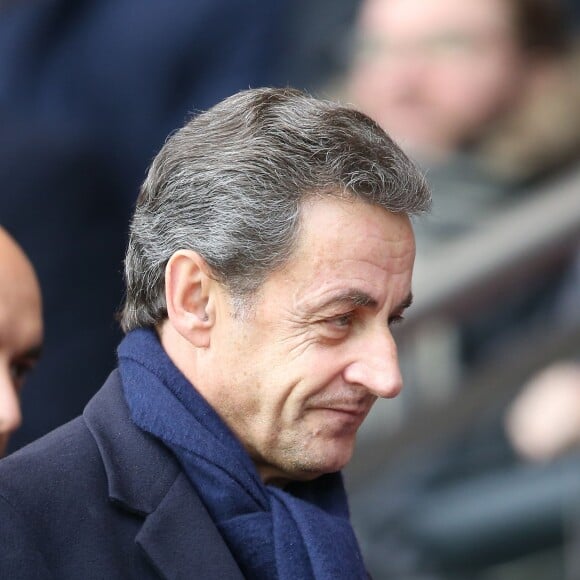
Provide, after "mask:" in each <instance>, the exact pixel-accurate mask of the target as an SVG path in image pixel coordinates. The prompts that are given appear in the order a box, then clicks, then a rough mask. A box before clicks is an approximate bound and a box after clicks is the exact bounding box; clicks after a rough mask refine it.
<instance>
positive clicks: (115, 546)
mask: <svg viewBox="0 0 580 580" xmlns="http://www.w3.org/2000/svg"><path fill="white" fill-rule="evenodd" d="M0 578H7V579H8V578H9V579H11V580H33V579H48V578H54V579H58V580H66V579H70V580H73V579H74V580H78V579H81V578H82V579H83V580H92V579H94V580H97V579H98V580H103V579H105V578H106V579H107V580H117V579H118V580H130V579H133V578H134V579H135V580H147V579H153V578H155V579H159V578H166V579H179V578H183V579H192V578H200V579H204V578H208V579H217V578H219V579H230V578H231V579H241V578H243V576H242V573H241V572H240V569H239V568H238V566H237V564H236V563H235V561H234V558H233V556H232V555H231V552H230V551H229V549H228V548H227V546H226V545H225V543H224V541H223V539H222V537H221V535H220V534H219V532H218V530H217V528H216V527H215V525H214V523H213V522H212V520H211V518H210V516H209V515H208V513H207V511H206V509H205V507H204V506H203V504H202V503H201V500H200V498H199V496H198V495H197V493H196V491H195V490H194V488H193V487H192V486H191V484H190V482H189V480H188V479H187V477H186V475H185V474H184V473H183V471H182V470H181V468H180V465H179V464H178V462H177V461H176V459H175V458H174V456H173V455H172V454H171V452H170V451H169V450H168V449H167V448H166V447H165V446H163V444H161V443H160V442H159V441H158V440H157V439H155V438H153V437H151V436H150V435H149V434H147V433H145V432H143V431H141V430H140V429H139V428H137V427H136V426H135V425H134V424H133V423H132V422H131V420H130V417H129V409H128V407H127V404H126V402H125V399H124V397H123V393H122V390H121V381H120V377H119V374H118V372H117V371H115V372H113V373H112V374H111V376H110V377H109V379H108V380H107V382H106V383H105V385H104V386H103V387H102V388H101V390H100V391H99V392H98V393H97V394H96V395H95V397H94V398H93V399H92V400H91V401H90V402H89V404H88V405H87V407H86V409H85V411H84V413H83V415H82V416H81V417H78V418H77V419H75V420H73V421H71V422H70V423H67V424H66V425H64V426H62V427H60V428H59V429H57V430H56V431H53V432H52V433H50V434H48V435H47V436H45V437H43V438H42V439H40V440H38V441H36V442H35V443H33V444H31V445H29V446H27V447H25V448H24V449H22V450H20V451H18V452H16V453H14V454H13V455H11V456H9V457H7V458H5V459H3V460H2V461H0Z"/></svg>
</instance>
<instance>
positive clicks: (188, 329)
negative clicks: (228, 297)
mask: <svg viewBox="0 0 580 580" xmlns="http://www.w3.org/2000/svg"><path fill="white" fill-rule="evenodd" d="M210 274H211V270H210V268H209V266H208V265H207V263H206V262H205V260H204V259H203V258H202V257H201V256H200V255H199V254H198V253H197V252H194V251H191V250H179V251H178V252H175V254H173V256H171V258H170V259H169V261H168V262H167V266H166V268H165V299H166V302H167V315H168V319H169V322H170V324H171V325H172V326H173V327H174V328H175V330H177V332H178V333H179V334H180V335H181V336H183V338H185V339H186V340H187V341H188V342H190V343H191V344H192V345H194V346H196V347H200V348H205V347H207V346H209V343H210V332H211V328H212V326H213V323H214V313H213V308H212V306H211V296H210V294H211V288H212V286H213V284H214V280H213V278H212V277H211V275H210Z"/></svg>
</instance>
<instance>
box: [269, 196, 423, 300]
mask: <svg viewBox="0 0 580 580" xmlns="http://www.w3.org/2000/svg"><path fill="white" fill-rule="evenodd" d="M414 256H415V241H414V236H413V231H412V228H411V224H410V221H409V218H408V217H407V216H405V215H401V214H393V213H390V212H387V211H385V210H384V209H382V208H379V207H376V206H373V205H370V204H367V203H364V202H362V201H359V200H352V199H346V200H343V199H338V198H334V197H326V198H314V199H311V200H309V201H308V202H306V203H305V204H304V206H303V208H302V219H301V226H300V232H299V237H298V243H297V247H296V249H295V251H294V253H293V255H292V257H291V259H290V260H289V262H288V263H287V264H286V266H285V267H284V268H283V269H282V270H281V271H280V272H277V273H276V274H275V275H274V276H273V278H274V279H275V280H277V281H279V282H281V283H282V284H284V285H285V286H287V287H289V288H293V289H294V290H295V297H297V296H298V295H300V294H301V293H303V291H311V290H316V291H317V292H321V291H324V290H325V288H327V289H328V290H329V291H331V290H332V289H333V286H340V285H350V286H352V287H357V288H359V289H361V290H363V291H372V290H375V291H378V292H382V291H383V290H385V291H386V289H387V288H389V287H390V286H391V285H392V282H393V280H394V279H397V280H400V285H401V292H402V293H404V294H405V295H406V293H408V291H409V289H410V288H409V286H410V281H411V280H410V278H411V271H412V267H413V261H414ZM375 293H376V292H375ZM402 297H403V296H402ZM402 297H401V298H402Z"/></svg>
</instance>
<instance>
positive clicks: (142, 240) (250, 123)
mask: <svg viewBox="0 0 580 580" xmlns="http://www.w3.org/2000/svg"><path fill="white" fill-rule="evenodd" d="M313 196H334V197H339V198H356V199H362V200H364V201H365V202H367V203H369V204H374V205H376V206H379V207H381V208H384V209H385V210H387V211H389V212H394V213H403V214H407V215H415V214H419V213H422V212H424V211H426V210H427V209H428V208H429V203H430V192H429V188H428V186H427V185H426V182H425V180H424V178H423V176H422V175H421V173H420V172H419V171H418V170H417V169H416V167H415V166H414V165H413V163H412V162H411V161H410V160H409V159H408V157H407V156H406V155H405V154H404V153H403V152H402V151H401V149H400V148H399V147H398V146H397V145H396V144H395V143H394V142H393V141H392V140H391V139H390V138H389V137H388V136H387V135H386V133H385V132H384V131H383V130H382V129H381V128H379V126H378V125H377V124H376V123H375V122H374V121H372V120H371V119H370V118H369V117H367V116H366V115H363V114H362V113H360V112H357V111H355V110H353V109H350V108H347V107H344V106H341V105H339V104H337V103H332V102H327V101H321V100H318V99H315V98H313V97H311V96H309V95H307V94H304V93H302V92H300V91H297V90H294V89H255V90H248V91H244V92H241V93H238V94H236V95H234V96H232V97H230V98H228V99H226V100H225V101H223V102H221V103H219V104H218V105H216V106H214V107H213V108H211V109H209V110H208V111H206V112H204V113H202V114H200V115H198V116H197V117H194V118H193V119H192V120H191V121H189V122H188V123H187V124H186V125H185V126H184V127H183V128H182V129H181V130H179V131H177V132H176V133H175V134H173V135H172V136H171V137H170V138H169V139H168V140H167V142H166V143H165V146H164V147H163V148H162V149H161V151H160V152H159V154H158V155H157V157H156V158H155V159H154V161H153V163H152V165H151V167H150V169H149V173H148V175H147V178H146V180H145V182H144V183H143V186H142V188H141V192H140V194H139V198H138V200H137V206H136V209H135V214H134V217H133V220H132V224H131V233H130V238H129V245H128V250H127V255H126V260H125V277H126V285H127V289H126V292H127V296H126V302H125V305H124V308H123V311H122V313H121V325H122V327H123V330H125V331H126V332H128V331H130V330H132V329H134V328H138V327H151V326H155V325H157V324H158V323H160V322H162V321H163V320H164V319H165V318H166V317H167V309H166V303H165V288H164V283H165V282H164V276H165V267H166V264H167V262H168V260H169V258H170V257H171V256H172V255H173V254H174V253H175V252H176V251H178V250H180V249H189V250H194V251H196V252H198V253H199V254H200V255H201V256H202V257H203V258H204V259H205V261H206V262H207V264H208V265H209V266H210V267H211V269H212V273H213V275H214V276H215V277H216V279H217V280H219V281H220V283H223V284H224V286H225V287H226V288H227V289H228V291H229V292H230V294H231V296H232V297H233V299H234V302H235V305H234V306H235V308H236V312H239V311H240V309H242V308H244V307H245V306H246V305H247V303H248V301H249V298H250V296H251V295H252V293H254V292H255V291H256V290H257V289H258V288H259V287H260V285H261V284H262V282H263V281H264V280H265V278H266V277H267V276H268V274H269V273H271V272H272V271H274V270H275V269H276V268H278V267H280V266H282V265H283V264H284V263H285V262H286V261H287V260H288V258H289V257H290V256H291V254H292V250H293V248H294V246H295V242H296V240H297V238H298V233H299V228H300V215H301V208H302V207H303V205H304V201H305V200H306V199H308V198H311V197H313ZM345 235H348V232H345Z"/></svg>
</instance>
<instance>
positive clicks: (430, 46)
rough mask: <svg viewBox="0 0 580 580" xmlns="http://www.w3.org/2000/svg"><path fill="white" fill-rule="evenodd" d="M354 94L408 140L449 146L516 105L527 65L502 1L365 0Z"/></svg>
mask: <svg viewBox="0 0 580 580" xmlns="http://www.w3.org/2000/svg"><path fill="white" fill-rule="evenodd" d="M365 8H366V9H365V11H364V12H363V15H362V19H361V23H360V29H361V30H360V33H361V36H362V40H361V42H362V45H363V49H362V50H361V54H360V58H359V59H358V61H357V64H356V66H355V68H354V71H353V75H352V82H351V93H352V98H353V99H354V100H355V102H357V104H358V105H359V106H360V107H361V109H362V110H363V111H364V112H366V113H367V114H369V115H370V116H371V117H373V118H374V119H375V120H376V121H377V122H378V123H379V124H380V125H381V126H382V127H383V128H384V129H386V130H387V131H389V132H390V133H391V134H392V135H393V136H394V137H395V138H396V139H398V140H400V141H401V143H403V144H405V145H406V146H407V147H411V148H414V149H415V150H417V151H418V152H420V153H428V154H429V153H430V154H433V153H434V152H437V153H439V154H440V153H442V152H448V151H453V150H455V149H457V148H459V147H461V146H463V145H465V144H466V143H468V142H470V141H472V140H473V139H477V138H478V137H479V136H480V135H481V134H482V133H483V132H484V131H485V130H486V126H487V124H489V123H490V122H494V121H496V120H497V119H498V118H499V117H500V116H501V115H503V113H504V112H505V111H506V110H507V109H509V107H511V106H512V105H513V104H515V102H516V99H517V97H518V96H519V94H520V92H521V91H522V90H523V89H522V87H523V85H524V83H523V75H524V74H525V71H526V66H527V65H528V64H529V63H527V62H525V58H524V55H523V52H522V50H521V49H520V47H519V45H518V41H517V35H516V32H515V26H514V22H513V17H512V14H511V9H510V3H509V2H508V1H507V0H367V4H366V7H365Z"/></svg>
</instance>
